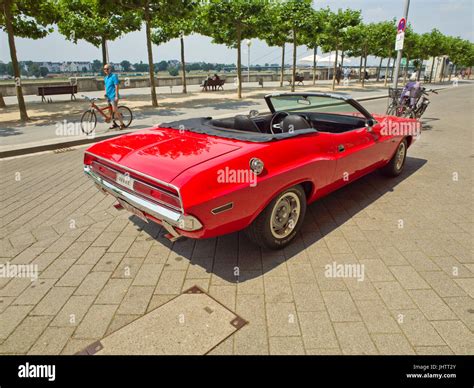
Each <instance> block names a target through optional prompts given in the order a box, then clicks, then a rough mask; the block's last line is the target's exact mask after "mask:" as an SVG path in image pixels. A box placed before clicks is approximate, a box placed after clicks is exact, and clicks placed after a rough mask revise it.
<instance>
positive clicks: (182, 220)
mask: <svg viewBox="0 0 474 388" xmlns="http://www.w3.org/2000/svg"><path fill="white" fill-rule="evenodd" d="M84 173H85V174H86V175H87V176H88V177H89V178H91V179H92V181H93V182H94V183H95V184H96V185H97V186H98V187H99V189H100V190H102V191H105V192H107V193H109V194H110V195H112V196H113V197H115V198H120V199H121V200H123V201H125V202H127V203H128V204H130V205H132V206H133V207H135V208H137V209H138V210H141V211H142V212H144V213H146V214H149V215H151V216H153V217H155V218H156V219H158V220H160V221H162V223H163V226H164V227H165V228H166V229H167V230H168V232H170V233H171V234H172V235H174V236H175V237H177V236H179V232H177V231H176V230H175V229H174V227H176V228H179V229H182V230H186V231H194V230H199V229H201V228H202V224H201V223H200V222H199V220H198V219H197V218H196V217H193V216H190V215H184V214H181V213H179V212H177V211H174V210H170V209H167V208H166V207H164V206H161V205H158V204H156V203H153V202H151V201H148V200H146V199H144V198H142V197H139V196H138V195H135V194H132V193H130V192H128V191H125V190H123V189H121V188H120V187H118V186H116V185H114V184H112V183H110V182H108V181H106V180H104V179H102V177H100V176H99V175H97V174H96V173H94V172H93V171H92V170H91V169H90V167H89V166H87V165H85V166H84ZM170 229H171V230H170Z"/></svg>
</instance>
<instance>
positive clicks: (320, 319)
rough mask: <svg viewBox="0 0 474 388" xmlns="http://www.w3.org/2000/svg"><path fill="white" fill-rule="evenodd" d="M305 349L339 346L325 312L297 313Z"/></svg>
mask: <svg viewBox="0 0 474 388" xmlns="http://www.w3.org/2000/svg"><path fill="white" fill-rule="evenodd" d="M298 318H299V322H300V327H301V333H302V337H303V343H304V347H305V349H315V348H337V347H338V346H339V344H338V342H337V339H336V335H335V334H334V329H333V327H332V323H331V320H330V319H329V316H328V314H327V313H326V312H325V311H318V312H310V311H307V312H303V311H302V312H298Z"/></svg>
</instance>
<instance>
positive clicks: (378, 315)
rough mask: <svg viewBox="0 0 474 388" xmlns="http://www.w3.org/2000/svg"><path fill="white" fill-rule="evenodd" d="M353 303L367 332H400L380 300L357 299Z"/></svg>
mask: <svg viewBox="0 0 474 388" xmlns="http://www.w3.org/2000/svg"><path fill="white" fill-rule="evenodd" d="M355 304H356V305H357V308H358V309H359V312H360V315H361V316H362V320H363V321H364V323H365V325H366V326H367V330H368V331H369V333H386V334H389V333H400V328H399V327H398V325H397V323H396V322H395V320H394V319H393V317H392V315H391V314H390V311H389V310H387V308H386V307H385V306H384V304H383V302H382V301H381V300H359V301H356V302H355Z"/></svg>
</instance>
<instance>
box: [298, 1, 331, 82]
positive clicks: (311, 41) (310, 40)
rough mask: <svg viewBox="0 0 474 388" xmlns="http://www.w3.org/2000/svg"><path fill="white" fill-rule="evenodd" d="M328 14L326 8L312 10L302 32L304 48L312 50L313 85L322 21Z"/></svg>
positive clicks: (322, 26)
mask: <svg viewBox="0 0 474 388" xmlns="http://www.w3.org/2000/svg"><path fill="white" fill-rule="evenodd" d="M328 12H329V11H328V9H327V8H326V9H322V10H320V11H316V10H314V9H313V10H312V12H311V14H310V15H309V16H308V19H307V20H308V23H307V25H306V26H305V29H304V32H303V34H304V38H303V39H304V41H305V45H306V47H308V48H309V49H312V50H313V85H315V84H316V55H317V53H318V47H319V45H320V42H321V36H322V33H323V28H324V20H325V19H326V17H327V16H328Z"/></svg>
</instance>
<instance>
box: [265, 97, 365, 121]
mask: <svg viewBox="0 0 474 388" xmlns="http://www.w3.org/2000/svg"><path fill="white" fill-rule="evenodd" d="M270 101H271V103H272V105H273V108H274V109H275V112H280V111H285V112H315V113H330V114H338V115H344V116H357V117H365V116H364V115H363V114H362V113H361V112H360V111H359V110H357V109H356V108H355V107H353V106H352V105H351V104H349V103H348V102H347V101H346V100H339V99H337V98H332V97H329V96H298V95H281V96H272V97H270Z"/></svg>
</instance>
